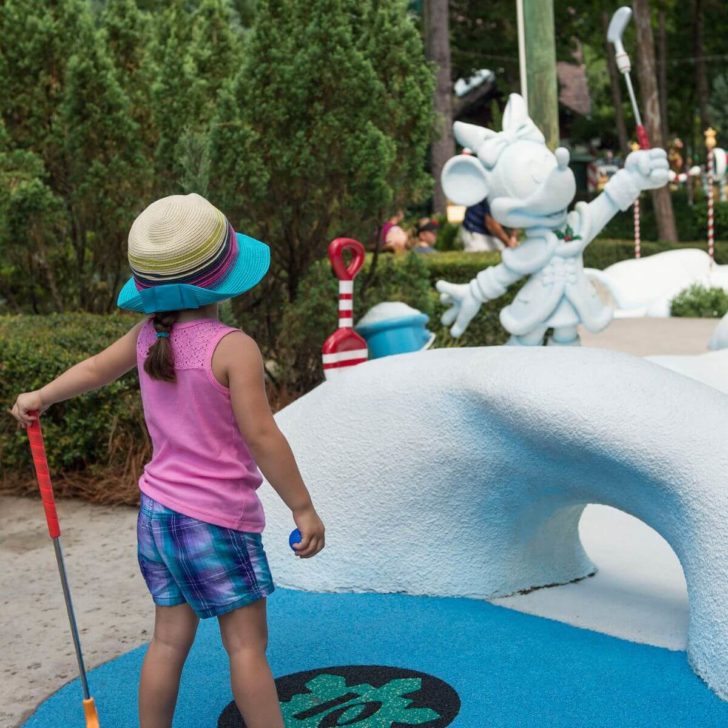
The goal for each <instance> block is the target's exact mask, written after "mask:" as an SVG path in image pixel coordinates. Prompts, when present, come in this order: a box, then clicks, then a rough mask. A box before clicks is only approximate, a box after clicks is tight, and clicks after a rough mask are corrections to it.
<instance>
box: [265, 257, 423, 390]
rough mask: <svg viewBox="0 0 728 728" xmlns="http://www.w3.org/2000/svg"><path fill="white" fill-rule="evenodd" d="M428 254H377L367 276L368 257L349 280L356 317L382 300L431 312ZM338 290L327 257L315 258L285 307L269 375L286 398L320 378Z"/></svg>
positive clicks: (334, 320) (335, 314) (335, 315)
mask: <svg viewBox="0 0 728 728" xmlns="http://www.w3.org/2000/svg"><path fill="white" fill-rule="evenodd" d="M427 257H432V256H426V255H420V254H417V253H410V254H409V255H407V256H402V257H401V258H399V257H398V258H397V259H395V258H394V256H390V255H384V256H379V259H378V261H377V267H376V269H375V271H374V273H373V274H372V272H371V265H372V257H371V256H368V257H367V265H366V266H365V267H364V269H363V270H362V272H361V273H360V274H359V275H358V276H357V278H356V279H355V282H354V314H355V317H356V318H361V316H363V315H364V313H366V311H368V310H369V309H370V308H371V307H372V306H374V305H376V304H377V303H381V302H382V301H403V302H404V303H407V304H409V305H410V306H412V307H413V308H416V309H418V310H420V311H423V312H424V313H427V314H428V315H430V314H431V313H432V311H433V303H434V302H433V297H432V294H431V291H430V286H429V279H428V275H427V268H426V266H425V263H424V262H423V258H427ZM338 290H339V288H338V282H337V280H336V278H335V277H334V274H333V273H332V271H331V266H330V264H329V262H328V260H322V261H319V262H317V263H315V264H314V265H313V266H311V268H310V269H309V272H308V274H307V275H306V276H305V277H304V279H303V280H302V281H301V284H300V287H299V293H298V297H297V299H296V300H295V302H294V303H292V304H290V305H289V306H287V307H286V309H285V310H284V313H283V323H282V326H281V333H280V336H279V339H278V347H277V351H276V353H275V360H276V369H275V371H274V372H272V375H273V377H274V379H276V380H277V382H276V383H277V384H278V385H279V386H280V387H282V388H284V389H285V390H287V392H288V394H289V396H290V395H296V394H301V393H303V392H305V391H307V390H309V389H311V388H312V387H314V386H316V385H317V384H319V383H320V382H321V381H323V370H322V368H321V347H322V346H323V343H324V341H325V340H326V339H327V338H328V337H329V336H330V335H331V334H333V333H334V331H335V330H336V327H337V322H338V303H337V302H338ZM285 398H286V397H285V395H284V399H285Z"/></svg>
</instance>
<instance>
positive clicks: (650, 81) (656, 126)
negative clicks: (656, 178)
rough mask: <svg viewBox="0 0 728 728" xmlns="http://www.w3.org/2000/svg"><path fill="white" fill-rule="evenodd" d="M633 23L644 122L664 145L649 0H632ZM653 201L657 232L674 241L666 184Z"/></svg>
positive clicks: (654, 141)
mask: <svg viewBox="0 0 728 728" xmlns="http://www.w3.org/2000/svg"><path fill="white" fill-rule="evenodd" d="M632 7H633V11H634V20H635V26H636V28H637V61H638V63H637V74H638V77H639V82H640V95H641V97H642V98H641V101H642V108H643V110H644V124H645V128H646V129H647V134H648V136H649V137H650V142H651V143H652V146H654V147H663V148H664V147H665V141H666V140H665V139H663V136H662V121H661V118H660V101H659V95H658V93H657V80H656V79H657V75H656V73H655V42H654V38H653V36H652V24H651V17H650V7H649V1H648V0H634V4H633V6H632ZM652 204H653V207H654V209H655V217H656V219H657V235H658V237H659V238H660V240H667V241H669V242H671V243H676V242H677V227H676V226H675V213H674V212H673V209H672V198H671V197H670V188H669V187H668V186H667V185H665V186H664V187H661V188H660V189H658V190H653V191H652Z"/></svg>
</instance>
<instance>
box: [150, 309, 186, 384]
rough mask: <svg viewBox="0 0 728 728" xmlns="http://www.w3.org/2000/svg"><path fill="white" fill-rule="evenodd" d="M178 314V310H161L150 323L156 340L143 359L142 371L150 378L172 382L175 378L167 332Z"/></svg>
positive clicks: (168, 332)
mask: <svg viewBox="0 0 728 728" xmlns="http://www.w3.org/2000/svg"><path fill="white" fill-rule="evenodd" d="M178 316H179V311H162V312H160V313H155V314H154V319H153V320H152V323H153V324H154V330H155V331H156V332H157V340H156V341H155V342H154V344H152V346H150V347H149V351H148V352H147V358H146V359H145V361H144V371H145V372H146V373H147V374H148V375H149V376H150V377H151V378H152V379H161V380H163V381H165V382H174V381H175V379H176V377H175V374H174V354H173V352H172V344H170V343H169V334H170V331H172V326H173V325H174V322H175V321H176V320H177V317H178Z"/></svg>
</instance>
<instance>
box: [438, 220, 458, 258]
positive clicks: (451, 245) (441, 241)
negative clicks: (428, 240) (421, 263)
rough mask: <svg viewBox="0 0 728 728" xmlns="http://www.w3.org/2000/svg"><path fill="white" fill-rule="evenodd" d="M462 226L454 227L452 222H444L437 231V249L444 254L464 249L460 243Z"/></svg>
mask: <svg viewBox="0 0 728 728" xmlns="http://www.w3.org/2000/svg"><path fill="white" fill-rule="evenodd" d="M459 232H460V225H453V224H452V223H451V222H447V221H444V222H443V223H442V224H441V225H440V229H439V230H438V231H437V242H436V243H435V248H436V249H437V250H440V251H442V252H444V251H446V250H457V249H458V248H460V247H462V246H460V245H459V243H458V233H459Z"/></svg>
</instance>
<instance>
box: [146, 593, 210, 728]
mask: <svg viewBox="0 0 728 728" xmlns="http://www.w3.org/2000/svg"><path fill="white" fill-rule="evenodd" d="M198 622H199V619H198V617H197V615H196V614H195V613H194V612H193V611H192V608H191V607H190V606H189V604H180V605H178V606H176V607H159V606H158V607H157V608H156V614H155V619H154V637H153V638H152V642H151V644H150V645H149V649H148V650H147V654H146V657H145V658H144V665H143V666H142V677H141V681H140V683H139V725H140V728H170V727H171V725H172V716H173V715H174V706H175V703H176V702H177V691H178V690H179V679H180V675H181V674H182V667H183V665H184V664H185V659H186V658H187V653H188V652H189V651H190V647H192V642H193V641H194V639H195V632H196V631H197V623H198Z"/></svg>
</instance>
